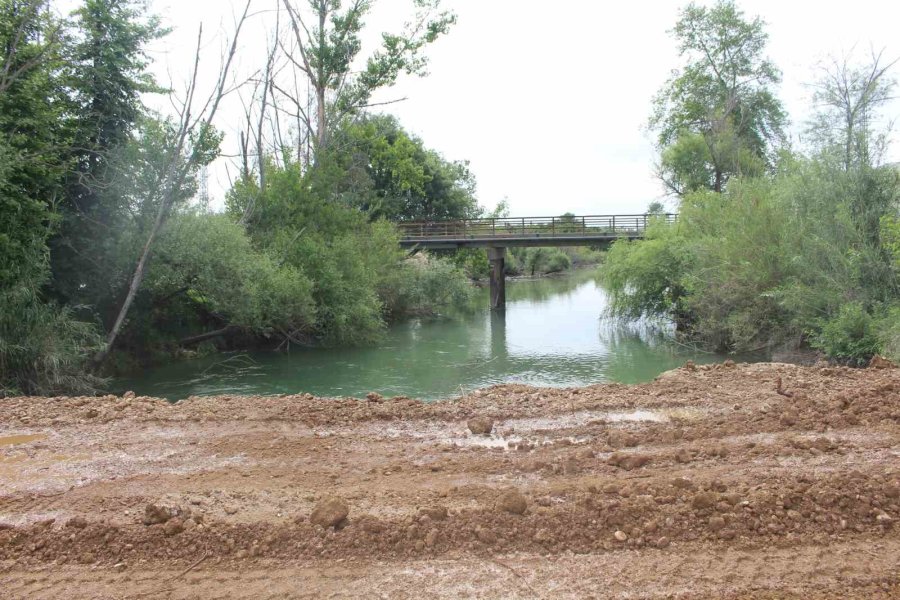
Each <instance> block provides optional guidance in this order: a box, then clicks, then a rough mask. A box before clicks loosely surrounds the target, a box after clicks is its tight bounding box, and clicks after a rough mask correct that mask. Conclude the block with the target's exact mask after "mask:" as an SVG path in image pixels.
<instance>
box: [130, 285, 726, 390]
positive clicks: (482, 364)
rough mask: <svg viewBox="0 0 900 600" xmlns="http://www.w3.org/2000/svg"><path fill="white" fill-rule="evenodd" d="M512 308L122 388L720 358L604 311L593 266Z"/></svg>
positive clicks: (572, 378) (447, 378)
mask: <svg viewBox="0 0 900 600" xmlns="http://www.w3.org/2000/svg"><path fill="white" fill-rule="evenodd" d="M506 293H507V309H506V311H504V312H493V313H492V312H491V311H489V310H487V306H488V298H487V294H488V292H487V290H481V292H480V294H481V296H482V297H479V299H478V301H479V307H480V309H479V310H476V311H475V312H472V313H467V314H462V315H456V316H453V317H445V318H440V319H417V320H413V321H410V322H407V323H402V324H400V325H397V326H395V327H393V328H391V329H390V330H389V332H388V334H387V335H386V337H385V339H384V340H383V342H382V343H381V344H380V345H378V346H376V347H370V348H351V349H347V348H344V349H317V350H301V351H296V350H295V351H292V352H291V353H290V354H277V353H256V354H253V355H252V356H246V355H240V356H233V357H228V358H225V359H223V358H222V357H221V356H218V357H215V358H208V359H202V360H196V361H190V362H182V363H177V364H172V365H168V366H165V367H161V368H158V369H154V370H151V371H148V372H146V373H144V374H142V375H141V376H140V377H136V378H133V379H129V380H123V381H121V382H120V385H119V386H118V387H119V388H120V389H122V390H125V389H133V390H134V391H136V392H137V393H139V394H148V395H158V396H164V397H168V398H172V399H177V398H183V397H186V396H189V395H203V394H229V393H230V394H277V393H297V392H310V393H313V394H316V395H321V396H342V395H346V396H357V397H359V396H363V395H365V394H366V393H367V392H369V391H372V390H374V391H378V392H380V393H382V394H385V395H407V396H412V397H420V398H428V399H431V398H442V397H447V396H451V395H454V394H457V393H462V392H465V391H467V390H470V389H474V388H478V387H484V386H488V385H492V384H495V383H503V382H522V383H529V384H534V385H554V386H574V385H587V384H591V383H598V382H602V381H619V382H624V383H632V382H639V381H647V380H650V379H652V378H653V377H655V376H656V375H658V374H659V373H661V372H662V371H665V370H668V369H671V368H674V367H676V366H679V365H681V364H683V363H684V362H685V361H686V360H688V359H692V360H694V361H696V362H704V361H712V360H722V357H718V356H714V355H708V354H701V353H698V352H695V351H691V350H689V349H686V348H682V347H679V346H676V345H673V344H672V343H671V342H670V340H669V337H668V332H667V331H666V330H665V328H660V327H659V326H657V325H654V324H651V323H646V322H637V323H631V324H628V325H622V324H621V323H618V322H616V321H611V320H609V319H605V318H603V316H602V314H603V310H604V308H605V307H606V294H605V292H604V291H603V289H602V288H601V287H600V286H599V285H598V284H597V282H596V280H595V276H594V273H593V272H592V271H579V272H577V273H575V274H572V275H569V276H565V277H559V278H552V279H551V278H547V279H539V280H525V281H511V282H509V284H508V285H507V292H506Z"/></svg>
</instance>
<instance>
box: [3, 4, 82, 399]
mask: <svg viewBox="0 0 900 600" xmlns="http://www.w3.org/2000/svg"><path fill="white" fill-rule="evenodd" d="M61 31H62V27H61V24H60V23H59V22H58V21H56V19H54V17H53V16H52V15H51V14H50V12H49V11H48V10H47V2H44V1H42V0H24V1H23V0H0V396H4V395H8V394H15V393H30V394H38V393H40V394H50V393H58V392H64V391H91V390H92V389H93V388H94V386H95V385H96V384H97V383H98V381H97V380H96V379H94V378H92V377H91V376H90V375H88V374H87V373H86V372H85V369H84V366H85V357H86V356H87V355H88V354H89V353H90V352H91V351H92V350H93V348H95V347H96V346H97V343H98V341H99V337H98V336H97V335H96V331H94V330H93V328H92V327H91V326H90V325H89V324H86V323H82V322H79V321H77V320H75V319H74V318H72V315H71V314H70V312H69V311H68V310H67V309H65V308H60V307H58V306H56V305H55V304H54V303H52V302H50V301H48V300H47V298H46V297H45V294H44V288H45V285H46V283H47V281H48V279H49V268H48V260H47V259H48V248H47V239H48V237H49V236H50V234H51V232H52V231H53V229H54V227H55V225H56V221H57V219H56V213H55V210H54V207H55V206H56V203H57V202H58V201H59V199H60V197H61V195H62V191H63V185H62V182H63V175H64V173H65V170H66V166H67V156H66V147H67V144H68V137H67V133H66V128H65V126H64V117H65V112H64V109H65V106H66V98H67V96H66V93H65V88H64V86H63V85H62V82H61V78H60V69H61V65H62V60H61V51H62V45H61V39H62V36H61Z"/></svg>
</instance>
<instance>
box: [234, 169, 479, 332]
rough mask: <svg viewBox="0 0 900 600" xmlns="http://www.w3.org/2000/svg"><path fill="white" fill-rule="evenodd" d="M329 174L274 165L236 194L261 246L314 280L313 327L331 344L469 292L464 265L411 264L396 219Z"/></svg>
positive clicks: (237, 209)
mask: <svg viewBox="0 0 900 600" xmlns="http://www.w3.org/2000/svg"><path fill="white" fill-rule="evenodd" d="M329 177H331V173H329V172H328V171H324V172H317V171H315V170H313V171H311V172H309V171H308V172H303V171H301V169H299V168H298V167H296V166H295V165H289V166H287V167H285V168H280V167H276V166H274V165H272V166H270V167H269V170H268V174H267V181H268V184H267V187H266V189H265V190H260V189H258V188H257V187H256V186H255V184H254V183H252V182H247V181H244V182H241V183H240V184H238V185H237V186H235V187H234V188H233V189H232V191H231V193H230V194H229V199H228V207H229V212H230V213H231V215H232V216H233V217H238V216H243V215H247V217H246V221H247V226H248V231H249V234H250V236H251V239H252V240H253V241H254V244H255V246H257V247H259V248H261V249H263V250H265V251H266V252H269V253H271V254H272V255H274V256H278V257H280V259H281V260H283V261H284V263H285V264H286V265H290V266H292V267H294V268H296V269H297V270H298V272H300V273H302V274H303V275H304V276H305V277H307V278H308V280H309V281H310V283H311V286H312V287H311V295H312V300H313V303H314V306H315V321H314V322H313V323H312V324H311V325H310V326H309V327H308V328H306V329H305V331H304V333H305V334H307V335H308V336H310V337H311V338H314V339H316V340H320V341H322V342H324V343H328V344H361V343H366V342H370V341H372V340H373V339H375V338H377V336H378V335H379V334H380V333H381V331H382V330H383V329H384V326H385V324H386V322H387V320H389V319H392V318H399V317H400V316H402V315H406V314H421V313H425V312H434V311H437V310H439V309H440V308H441V307H443V306H445V305H446V303H447V302H448V301H452V300H454V299H456V298H458V297H459V296H461V295H462V291H461V290H462V289H463V287H462V283H463V280H464V276H463V274H462V272H461V271H460V270H459V269H458V268H457V267H455V266H452V265H450V264H449V263H447V262H445V261H441V260H430V261H428V262H427V263H426V264H425V265H422V266H415V267H414V266H412V265H410V264H407V263H405V262H404V258H405V253H404V251H403V250H401V249H400V246H399V243H398V233H397V230H396V227H395V226H394V225H393V224H391V223H388V222H387V221H384V220H378V221H374V222H373V221H370V220H369V219H368V217H367V215H366V214H365V213H364V212H360V211H359V210H356V209H354V208H351V207H348V206H345V205H343V204H342V203H340V202H335V201H334V200H330V199H327V195H325V194H322V193H320V190H321V189H327V188H328V186H329ZM432 270H433V272H431V271H432ZM442 281H443V284H444V287H442V286H441V285H440V284H441V282H442Z"/></svg>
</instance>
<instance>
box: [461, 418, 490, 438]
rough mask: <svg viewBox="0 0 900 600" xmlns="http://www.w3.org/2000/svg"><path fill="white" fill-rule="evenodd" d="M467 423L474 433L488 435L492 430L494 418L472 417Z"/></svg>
mask: <svg viewBox="0 0 900 600" xmlns="http://www.w3.org/2000/svg"><path fill="white" fill-rule="evenodd" d="M467 425H468V426H469V431H471V432H472V433H474V434H475V435H489V434H490V433H491V432H492V431H493V430H494V420H493V419H491V418H489V417H473V418H471V419H469V422H468V423H467Z"/></svg>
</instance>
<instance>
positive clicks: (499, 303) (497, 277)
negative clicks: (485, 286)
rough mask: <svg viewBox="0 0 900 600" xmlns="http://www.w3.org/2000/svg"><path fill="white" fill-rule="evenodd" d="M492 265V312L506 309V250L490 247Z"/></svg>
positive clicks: (489, 260)
mask: <svg viewBox="0 0 900 600" xmlns="http://www.w3.org/2000/svg"><path fill="white" fill-rule="evenodd" d="M487 254H488V262H489V263H490V265H491V310H504V309H506V273H505V270H506V269H505V267H506V248H505V247H502V246H501V247H493V246H490V247H488V249H487Z"/></svg>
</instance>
